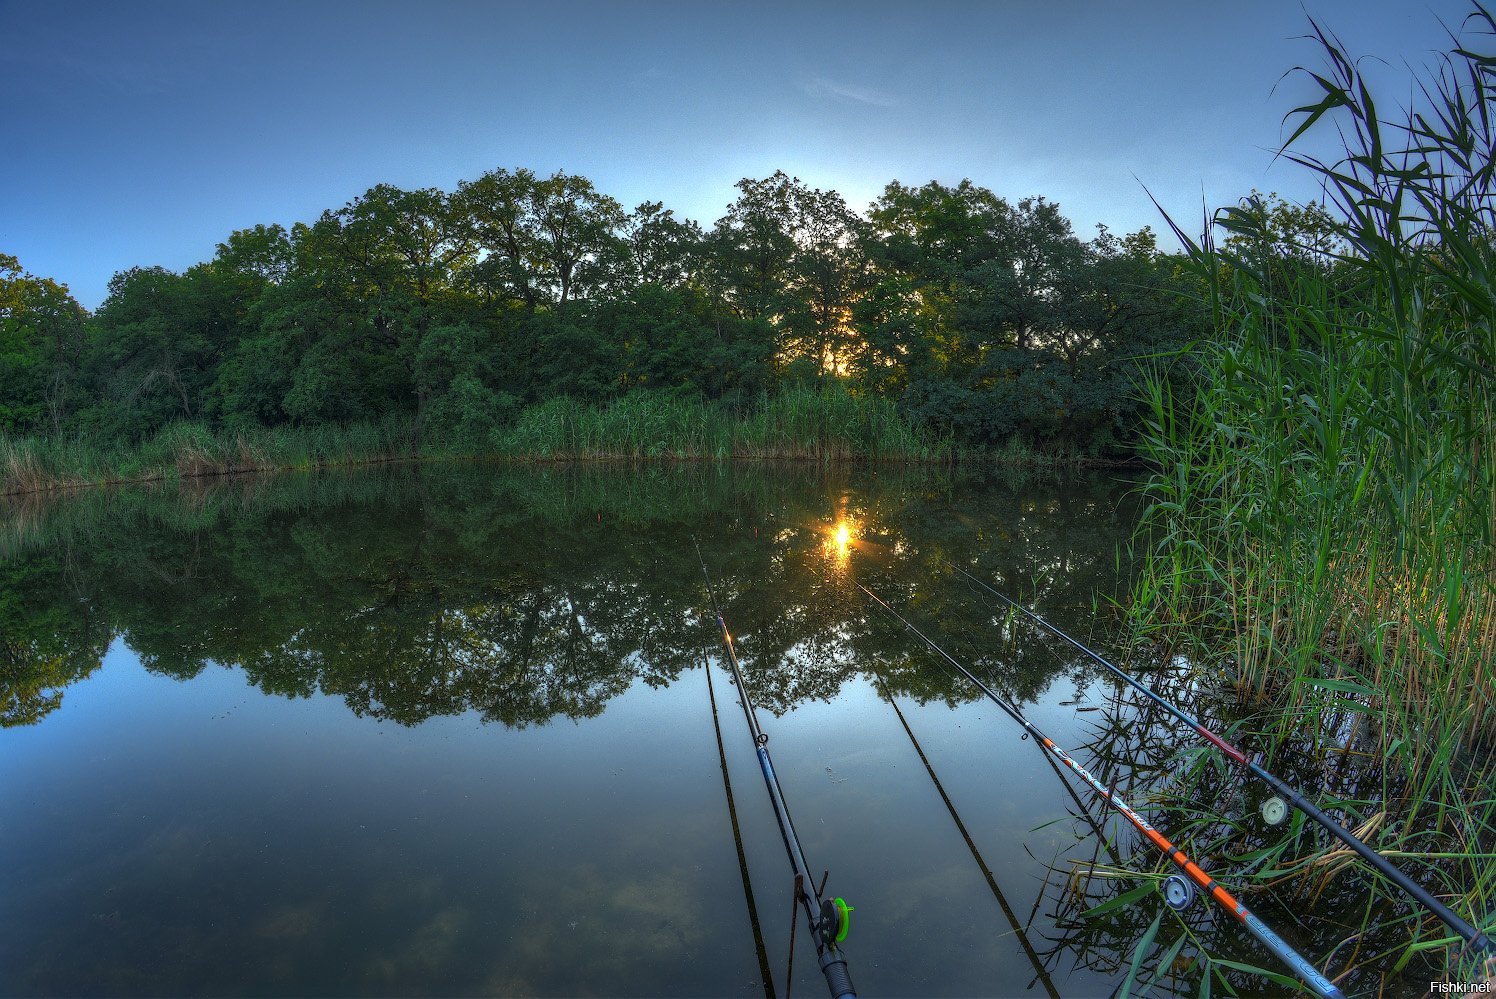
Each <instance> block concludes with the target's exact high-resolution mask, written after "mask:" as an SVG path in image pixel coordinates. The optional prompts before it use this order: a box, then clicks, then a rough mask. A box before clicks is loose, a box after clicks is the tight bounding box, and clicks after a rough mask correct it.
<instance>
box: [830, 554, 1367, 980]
mask: <svg viewBox="0 0 1496 999" xmlns="http://www.w3.org/2000/svg"><path fill="white" fill-rule="evenodd" d="M857 588H858V589H860V590H861V591H862V592H863V593H866V594H867V595H868V596H870V597H872V598H873V600H875V601H877V603H878V605H879V606H880V607H882V608H883V609H884V610H886V611H887V612H888V613H889V614H891V615H892V616H893V617H894V618H896V619H897V620H898V621H899V622H900V623H901V624H903V625H904V627H905V628H907V629H908V630H910V631H912V632H914V633H915V634H916V635H918V636H919V637H920V638H921V639H923V640H924V643H925V644H926V645H928V646H929V647H930V648H931V649H933V650H934V651H935V652H936V653H938V654H939V655H940V657H941V658H943V659H944V660H945V661H946V662H948V663H950V664H951V665H952V666H954V667H955V668H956V669H957V670H959V671H960V672H961V673H962V674H963V675H964V676H965V677H966V678H967V679H968V680H970V681H971V682H972V683H974V684H976V685H977V686H978V687H979V688H981V690H982V693H984V694H986V695H987V697H988V698H989V699H990V700H992V701H993V703H995V704H996V705H997V706H998V707H999V708H1002V710H1003V711H1004V712H1005V713H1006V714H1007V715H1008V717H1010V718H1012V719H1013V720H1014V721H1016V722H1017V723H1018V724H1019V725H1021V726H1022V727H1023V729H1024V731H1026V732H1027V733H1028V734H1030V735H1032V736H1033V737H1034V739H1035V741H1036V742H1038V743H1039V744H1040V745H1042V746H1043V747H1044V748H1045V749H1048V750H1049V751H1050V752H1051V753H1053V754H1054V755H1055V756H1056V757H1058V758H1059V760H1060V762H1062V763H1064V764H1065V766H1067V767H1069V768H1070V770H1071V771H1072V772H1074V773H1076V774H1078V775H1079V776H1080V777H1081V778H1082V779H1083V780H1084V781H1085V782H1086V783H1087V784H1089V785H1090V786H1091V789H1092V790H1093V791H1095V792H1096V793H1097V794H1099V795H1101V797H1102V799H1103V800H1105V801H1106V802H1107V804H1109V805H1111V806H1112V807H1113V808H1115V809H1116V810H1117V811H1119V812H1121V813H1122V815H1123V816H1125V817H1126V818H1127V820H1128V821H1130V822H1131V823H1132V824H1133V825H1134V826H1136V827H1137V828H1138V831H1139V832H1141V833H1142V834H1143V835H1144V836H1146V837H1147V838H1148V840H1149V841H1150V842H1152V843H1153V845H1154V846H1156V847H1158V848H1159V849H1160V850H1162V851H1163V852H1164V855H1165V856H1167V857H1168V858H1169V859H1170V860H1171V861H1173V862H1174V864H1175V866H1177V867H1178V868H1179V869H1180V870H1182V871H1183V872H1184V873H1185V875H1187V876H1188V878H1189V879H1190V881H1192V882H1194V884H1195V885H1198V886H1199V889H1200V890H1201V891H1203V892H1204V893H1205V894H1207V895H1209V896H1210V897H1211V898H1213V899H1214V900H1215V901H1216V902H1217V903H1219V904H1220V906H1221V907H1222V908H1223V909H1225V910H1226V911H1227V912H1229V913H1231V914H1232V915H1233V916H1235V917H1236V918H1237V919H1238V920H1240V921H1241V923H1242V925H1244V926H1245V927H1246V928H1247V931H1248V932H1250V933H1251V934H1252V936H1254V937H1256V938H1257V940H1258V941H1259V942H1260V943H1262V944H1263V945H1264V946H1265V947H1267V948H1268V949H1269V950H1271V951H1272V952H1273V953H1274V954H1275V955H1277V957H1278V959H1279V960H1281V961H1282V962H1283V963H1284V964H1286V965H1287V966H1288V967H1289V968H1291V969H1292V970H1293V972H1294V974H1295V975H1297V976H1298V977H1299V979H1300V980H1301V981H1302V982H1303V983H1304V984H1305V985H1307V986H1309V988H1310V989H1312V990H1313V991H1314V993H1315V994H1316V995H1319V996H1321V997H1323V999H1346V997H1345V993H1344V992H1342V991H1341V990H1340V987H1339V986H1337V985H1336V984H1335V983H1334V982H1332V981H1330V980H1329V979H1328V978H1326V977H1325V976H1324V975H1323V974H1322V973H1321V972H1320V970H1319V969H1318V968H1316V967H1315V966H1314V965H1312V964H1310V963H1309V962H1308V961H1307V960H1306V959H1305V958H1304V957H1302V956H1301V955H1300V954H1299V953H1298V952H1297V951H1295V950H1294V949H1293V948H1292V947H1290V946H1289V945H1288V944H1287V943H1285V942H1284V941H1283V940H1282V939H1281V938H1279V936H1278V935H1277V934H1276V933H1274V932H1273V931H1272V930H1270V929H1268V927H1267V924H1265V923H1264V922H1263V921H1262V920H1261V919H1259V918H1257V916H1256V915H1254V914H1253V913H1252V911H1251V910H1249V909H1248V908H1247V907H1246V906H1245V905H1243V904H1242V903H1241V902H1239V901H1237V900H1236V899H1235V898H1234V897H1233V896H1232V895H1231V893H1230V892H1228V891H1227V890H1226V889H1225V888H1224V887H1223V886H1221V885H1220V884H1218V883H1217V882H1216V881H1215V880H1214V879H1212V878H1211V877H1210V875H1208V874H1206V873H1205V872H1204V871H1203V870H1201V868H1200V867H1199V865H1198V864H1196V863H1195V862H1194V861H1192V860H1190V858H1189V857H1188V856H1186V855H1185V853H1184V851H1183V850H1180V849H1179V848H1178V847H1176V846H1175V845H1174V844H1173V843H1171V842H1169V840H1168V838H1167V837H1165V836H1164V834H1163V833H1161V832H1159V831H1158V830H1157V829H1155V828H1153V826H1151V825H1149V824H1148V822H1147V820H1145V819H1144V818H1143V817H1142V816H1141V815H1139V814H1138V813H1137V812H1135V811H1133V810H1132V807H1131V806H1129V805H1128V804H1127V802H1125V801H1123V800H1122V799H1121V798H1119V797H1117V795H1116V794H1115V793H1114V792H1113V791H1111V790H1109V789H1108V788H1107V786H1106V785H1105V784H1103V783H1101V781H1099V780H1097V779H1096V778H1095V777H1093V776H1092V775H1091V773H1090V771H1088V770H1086V768H1085V767H1083V766H1081V765H1080V764H1079V763H1077V762H1075V760H1074V759H1072V758H1071V757H1070V754H1069V753H1067V752H1065V751H1064V750H1063V749H1061V748H1060V747H1059V746H1057V745H1055V744H1054V743H1053V742H1051V741H1050V739H1049V737H1048V736H1046V735H1045V734H1044V733H1043V732H1041V731H1039V729H1038V728H1036V727H1035V726H1034V724H1033V723H1032V722H1030V721H1029V720H1028V719H1027V718H1025V717H1024V716H1023V713H1022V712H1020V711H1019V710H1018V709H1017V708H1016V707H1014V706H1013V705H1011V704H1009V703H1008V702H1007V701H1005V700H1003V698H1002V697H1001V696H999V695H998V694H997V692H996V691H994V690H993V689H992V688H991V687H989V686H987V685H986V684H985V683H983V682H982V681H981V680H979V679H978V678H977V676H976V674H975V673H973V672H971V670H969V669H967V668H966V667H965V666H962V665H961V664H960V663H959V662H957V661H956V660H955V659H954V658H952V657H951V655H950V654H949V653H947V652H946V651H945V650H944V649H942V648H941V647H940V646H938V645H936V644H935V642H934V640H933V639H931V638H930V637H929V636H927V635H926V634H925V633H924V632H922V631H920V630H919V629H918V628H916V627H915V626H914V625H913V624H911V623H910V622H909V621H908V620H906V619H905V618H904V616H903V615H902V614H900V613H899V612H898V611H896V610H894V609H893V608H892V607H890V606H888V604H886V603H884V601H883V600H882V599H881V598H880V597H879V596H878V595H877V594H876V593H874V592H873V591H872V590H870V589H868V588H867V587H866V586H863V585H862V584H861V583H857ZM1171 880H1177V883H1178V884H1179V885H1181V886H1182V887H1183V889H1184V891H1183V894H1182V895H1181V896H1173V895H1172V894H1166V895H1165V899H1166V900H1167V901H1168V903H1169V905H1170V907H1172V908H1175V909H1182V908H1185V907H1186V906H1188V904H1189V902H1190V901H1191V898H1192V895H1193V892H1192V890H1191V889H1190V888H1189V886H1188V882H1185V881H1183V879H1178V878H1177V876H1176V878H1175V879H1171Z"/></svg>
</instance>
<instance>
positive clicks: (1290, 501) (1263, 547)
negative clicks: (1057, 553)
mask: <svg viewBox="0 0 1496 999" xmlns="http://www.w3.org/2000/svg"><path fill="white" fill-rule="evenodd" d="M1474 19H1475V21H1476V25H1477V27H1480V28H1482V29H1484V33H1485V34H1487V35H1489V34H1490V33H1492V32H1496V22H1493V21H1492V19H1491V17H1490V16H1489V15H1488V14H1486V12H1485V11H1484V10H1480V11H1479V13H1478V14H1477V15H1475V16H1474ZM1314 32H1315V35H1316V37H1317V38H1318V39H1319V41H1320V43H1321V44H1322V46H1323V48H1324V51H1325V53H1326V56H1327V61H1328V63H1329V66H1330V68H1329V70H1328V71H1327V72H1324V73H1321V74H1319V75H1317V76H1316V77H1315V79H1316V80H1317V81H1318V84H1319V85H1320V86H1321V88H1322V98H1323V99H1322V100H1321V101H1320V102H1318V103H1316V104H1314V105H1310V106H1308V107H1306V108H1304V109H1301V112H1302V117H1301V120H1300V121H1299V122H1298V128H1297V130H1296V131H1295V133H1294V136H1293V138H1294V139H1297V138H1298V136H1299V135H1301V134H1303V133H1304V132H1305V131H1306V130H1308V129H1310V128H1313V127H1314V126H1316V125H1317V124H1319V123H1320V122H1321V121H1324V122H1325V123H1327V124H1328V123H1329V122H1330V121H1335V122H1337V123H1338V124H1339V126H1340V127H1341V129H1342V134H1343V135H1344V136H1345V137H1346V148H1345V154H1346V155H1345V158H1344V159H1343V160H1341V161H1339V162H1336V163H1329V164H1327V163H1322V162H1319V161H1316V160H1313V159H1311V158H1309V157H1303V156H1295V155H1294V154H1293V152H1292V150H1291V148H1290V151H1289V154H1288V155H1289V156H1290V157H1291V158H1293V159H1295V160H1296V161H1297V162H1299V163H1301V164H1303V165H1305V166H1307V167H1308V168H1309V169H1312V170H1314V171H1316V172H1317V173H1318V174H1319V175H1320V177H1321V178H1322V179H1323V181H1324V183H1325V186H1326V190H1327V191H1328V192H1329V195H1330V198H1331V201H1332V202H1333V204H1334V207H1336V208H1337V209H1338V214H1339V217H1340V219H1341V221H1340V223H1339V225H1338V235H1339V236H1340V239H1341V240H1342V246H1341V247H1340V248H1339V250H1338V251H1337V252H1336V253H1335V254H1334V256H1333V260H1328V261H1325V260H1322V261H1320V262H1318V263H1316V262H1315V261H1314V260H1313V259H1311V258H1310V257H1309V256H1308V255H1288V256H1285V255H1273V254H1272V253H1271V252H1269V253H1266V254H1253V255H1252V256H1250V257H1248V256H1247V255H1246V254H1235V255H1233V254H1232V253H1230V252H1227V251H1225V250H1223V249H1222V248H1221V247H1219V246H1217V245H1216V244H1215V242H1214V240H1213V238H1212V235H1213V234H1212V231H1211V230H1210V228H1209V227H1207V232H1206V234H1205V236H1204V238H1202V239H1201V240H1200V241H1199V242H1195V241H1192V240H1189V239H1188V238H1187V237H1184V234H1183V233H1182V232H1180V230H1179V229H1178V227H1177V226H1176V228H1175V231H1176V233H1178V234H1179V235H1180V236H1181V238H1182V239H1184V241H1185V243H1186V245H1187V247H1188V249H1189V253H1190V256H1191V259H1192V266H1193V268H1194V270H1195V272H1196V274H1197V275H1198V277H1199V279H1200V286H1201V288H1202V289H1204V294H1203V295H1202V298H1203V299H1204V300H1205V301H1206V303H1207V306H1208V307H1209V308H1211V309H1212V310H1213V312H1214V315H1215V317H1216V328H1217V337H1216V338H1215V339H1214V340H1212V341H1210V342H1206V343H1201V344H1196V345H1194V349H1193V350H1192V352H1191V353H1190V354H1189V356H1188V357H1186V358H1182V359H1181V364H1180V365H1178V366H1176V367H1175V369H1174V370H1173V371H1172V372H1170V373H1168V374H1167V375H1165V374H1158V375H1156V376H1155V377H1153V378H1152V379H1151V381H1150V382H1149V384H1148V385H1147V388H1146V396H1147V402H1148V407H1149V412H1150V421H1149V428H1148V432H1147V434H1146V436H1145V441H1144V445H1143V451H1144V453H1145V455H1146V457H1147V458H1148V459H1149V460H1150V461H1151V462H1152V463H1153V465H1154V466H1155V468H1156V469H1157V471H1156V473H1155V474H1154V475H1153V476H1152V478H1151V480H1150V482H1149V483H1148V486H1147V493H1148V496H1149V497H1150V500H1151V503H1150V505H1149V507H1148V511H1147V514H1146V518H1145V519H1146V523H1145V526H1144V528H1143V530H1144V531H1145V532H1147V534H1146V535H1145V536H1140V539H1139V540H1140V545H1141V547H1142V549H1143V558H1142V563H1143V571H1142V574H1141V577H1140V580H1139V584H1138V587H1137V589H1136V591H1135V592H1134V595H1133V603H1132V614H1133V618H1134V621H1135V623H1136V625H1137V627H1138V628H1139V630H1140V631H1142V632H1145V633H1152V634H1153V635H1154V636H1155V637H1157V638H1159V639H1161V640H1162V641H1164V642H1165V643H1166V644H1167V645H1169V646H1172V647H1175V648H1188V649H1191V650H1192V651H1193V656H1194V658H1195V660H1196V661H1197V662H1200V663H1202V664H1218V665H1220V666H1222V667H1223V668H1224V670H1225V671H1226V672H1227V673H1228V675H1229V676H1230V678H1231V680H1232V681H1233V682H1234V683H1235V685H1236V688H1237V691H1238V693H1239V696H1240V701H1241V703H1242V704H1243V705H1244V706H1247V707H1250V708H1252V709H1254V710H1256V711H1257V712H1258V714H1257V716H1256V717H1257V724H1258V725H1259V727H1260V728H1261V729H1262V735H1263V737H1264V744H1265V745H1266V746H1268V747H1269V748H1270V749H1272V750H1274V751H1277V752H1291V751H1292V752H1300V753H1306V754H1308V755H1309V756H1310V757H1311V758H1314V759H1318V760H1320V761H1322V762H1328V761H1333V760H1337V759H1338V760H1342V761H1343V760H1344V759H1346V758H1347V756H1348V755H1349V754H1368V755H1366V756H1364V757H1358V759H1362V760H1363V761H1364V760H1372V761H1375V763H1376V768H1377V771H1378V774H1379V786H1378V787H1377V788H1375V789H1374V790H1369V791H1368V792H1367V794H1366V800H1365V801H1363V802H1355V801H1352V802H1347V803H1346V808H1347V809H1348V811H1347V815H1348V816H1350V817H1351V819H1350V820H1351V821H1355V822H1361V821H1367V820H1369V819H1371V818H1372V817H1373V815H1376V816H1380V818H1379V819H1378V823H1379V824H1378V826H1377V829H1378V832H1379V835H1380V844H1381V847H1382V848H1386V849H1389V850H1394V851H1402V852H1404V853H1406V854H1408V855H1410V856H1412V855H1417V856H1418V857H1419V858H1420V859H1419V860H1418V861H1410V862H1411V863H1414V864H1415V866H1416V868H1417V869H1418V870H1420V871H1421V872H1422V873H1423V875H1424V876H1425V877H1426V878H1427V879H1428V881H1429V882H1430V883H1431V884H1433V885H1435V886H1436V889H1435V890H1436V891H1439V892H1440V893H1445V894H1448V895H1449V896H1450V897H1451V898H1454V899H1457V900H1458V904H1456V905H1455V908H1456V909H1460V910H1463V913H1464V914H1465V915H1466V916H1467V917H1468V918H1470V919H1471V920H1472V921H1473V922H1475V923H1477V924H1480V925H1486V926H1489V925H1490V924H1491V922H1492V916H1491V914H1490V913H1489V912H1488V911H1487V910H1485V909H1484V908H1483V906H1484V903H1483V901H1482V900H1483V899H1484V898H1485V897H1486V896H1487V895H1488V894H1489V892H1490V890H1491V888H1492V887H1493V885H1492V880H1493V875H1492V873H1491V866H1490V864H1489V863H1488V862H1487V861H1486V860H1484V859H1481V858H1479V857H1478V856H1477V855H1478V854H1481V853H1483V852H1489V851H1490V850H1491V849H1492V844H1493V843H1496V822H1493V818H1496V808H1493V802H1492V795H1491V794H1490V791H1489V788H1490V787H1491V786H1492V778H1493V776H1496V762H1493V759H1492V754H1491V753H1490V752H1489V750H1490V747H1491V745H1492V742H1493V740H1496V666H1493V664H1496V560H1493V554H1492V553H1493V548H1492V541H1493V538H1496V529H1493V528H1496V519H1493V518H1496V502H1493V497H1496V454H1493V447H1492V445H1493V444H1496V418H1493V412H1496V408H1493V393H1492V389H1493V383H1496V240H1493V239H1492V235H1493V221H1496V198H1493V194H1496V159H1493V156H1496V143H1493V142H1492V141H1491V140H1492V139H1496V133H1493V132H1492V129H1493V128H1496V118H1493V117H1488V116H1489V115H1490V113H1491V112H1492V111H1496V87H1493V84H1496V57H1490V56H1483V55H1478V54H1476V53H1474V52H1472V51H1470V50H1468V49H1466V48H1456V49H1455V50H1454V51H1452V52H1450V53H1449V54H1448V55H1447V56H1446V57H1445V59H1444V61H1443V63H1442V64H1441V66H1440V68H1438V69H1437V70H1436V71H1435V72H1434V73H1433V74H1432V76H1431V77H1430V78H1428V79H1424V80H1423V81H1422V86H1421V89H1420V94H1421V98H1420V102H1419V105H1418V107H1416V108H1414V109H1412V110H1410V111H1408V112H1407V114H1406V117H1405V119H1404V121H1405V124H1403V125H1402V126H1401V127H1400V128H1393V127H1391V126H1389V125H1388V124H1387V122H1386V121H1385V119H1384V117H1383V114H1382V112H1381V111H1380V110H1379V109H1378V108H1377V107H1376V106H1375V104H1374V101H1373V97H1372V95H1371V90H1370V88H1369V87H1368V86H1366V85H1365V82H1364V81H1363V80H1362V79H1361V77H1360V74H1359V70H1358V68H1357V65H1356V63H1355V62H1353V61H1352V60H1350V59H1348V58H1347V57H1346V56H1345V54H1344V53H1343V51H1342V47H1341V46H1340V44H1339V43H1338V41H1336V40H1335V38H1334V36H1332V35H1330V34H1329V33H1327V32H1325V31H1324V30H1322V29H1321V28H1320V27H1319V26H1318V25H1315V26H1314ZM1291 141H1292V140H1291ZM1290 145H1291V143H1290ZM1215 225H1216V229H1217V230H1223V231H1225V232H1227V233H1229V234H1231V235H1232V236H1236V237H1238V239H1236V240H1233V241H1232V244H1233V245H1236V246H1267V245H1269V244H1270V243H1271V242H1272V239H1271V236H1270V234H1269V233H1268V232H1267V231H1266V228H1265V225H1264V221H1263V213H1262V211H1261V210H1260V207H1259V206H1256V205H1252V204H1243V205H1242V206H1240V207H1238V208H1234V209H1227V210H1225V211H1223V212H1221V213H1219V214H1218V216H1217V218H1216V220H1215ZM1145 539H1146V540H1145ZM1431 843H1437V844H1439V846H1438V847H1437V848H1432V847H1431V846H1430V844H1431ZM1430 854H1436V855H1437V857H1430V856H1429V855H1430ZM1339 860H1343V858H1331V856H1330V855H1329V854H1327V853H1326V852H1325V851H1323V850H1320V851H1316V850H1312V849H1296V850H1292V851H1289V854H1288V856H1287V857H1285V858H1284V860H1283V863H1282V864H1281V865H1280V866H1278V867H1276V868H1275V869H1274V870H1275V874H1274V877H1275V878H1276V879H1278V880H1279V881H1288V882H1293V883H1298V884H1303V885H1314V884H1318V885H1319V889H1318V890H1319V891H1322V890H1323V885H1324V882H1325V881H1327V880H1328V879H1331V878H1334V877H1337V876H1343V874H1342V872H1343V871H1344V870H1345V869H1346V865H1344V864H1343V863H1339V862H1338V861H1339ZM1362 876H1364V877H1367V878H1370V877H1371V875H1370V873H1363V874H1362ZM1310 894H1317V893H1314V892H1311V893H1310ZM1306 897H1308V896H1306ZM1369 911H1370V910H1368V912H1369ZM1366 918H1367V919H1371V918H1372V917H1371V916H1370V915H1368V916H1367V917H1366ZM1366 928H1367V927H1366V926H1365V925H1363V927H1362V929H1363V931H1364V930H1365V929H1366ZM1439 936H1440V935H1439V933H1438V931H1437V929H1435V928H1434V927H1428V926H1424V925H1423V924H1421V923H1420V922H1418V921H1417V920H1416V919H1413V918H1409V919H1408V921H1407V925H1406V934H1405V938H1404V941H1403V948H1404V949H1403V952H1402V955H1401V957H1400V958H1399V961H1400V962H1401V963H1406V962H1407V961H1408V960H1409V959H1410V958H1411V956H1412V955H1413V954H1414V953H1417V952H1419V951H1421V950H1424V949H1426V948H1428V947H1429V946H1430V945H1431V943H1432V942H1435V941H1438V940H1439ZM1441 946H1442V945H1441ZM1448 960H1449V962H1450V968H1451V973H1452V974H1453V973H1454V972H1455V969H1454V968H1453V962H1454V961H1455V958H1454V951H1453V950H1451V951H1450V953H1449V955H1448Z"/></svg>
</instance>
